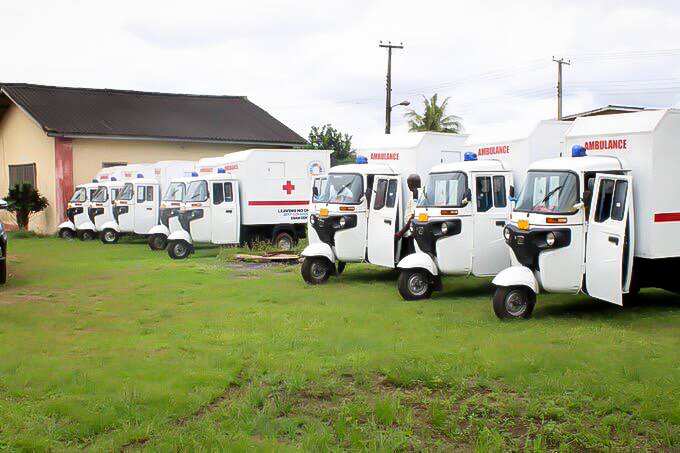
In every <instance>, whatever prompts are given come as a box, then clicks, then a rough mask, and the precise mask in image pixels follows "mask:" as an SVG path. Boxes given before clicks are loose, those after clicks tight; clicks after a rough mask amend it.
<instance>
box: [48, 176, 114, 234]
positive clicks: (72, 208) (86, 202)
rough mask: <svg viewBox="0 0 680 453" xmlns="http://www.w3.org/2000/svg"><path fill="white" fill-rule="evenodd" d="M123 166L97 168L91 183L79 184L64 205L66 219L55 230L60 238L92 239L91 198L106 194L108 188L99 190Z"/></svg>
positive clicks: (93, 229)
mask: <svg viewBox="0 0 680 453" xmlns="http://www.w3.org/2000/svg"><path fill="white" fill-rule="evenodd" d="M123 168H125V167H124V166H115V167H108V168H103V169H101V170H99V172H98V173H97V174H96V175H95V177H94V178H93V179H92V182H91V183H87V184H79V185H77V186H76V187H75V190H74V192H73V195H72V196H71V199H70V200H69V202H68V204H67V205H66V218H67V219H68V220H66V221H65V222H63V223H61V224H59V226H58V227H57V231H58V234H59V237H60V238H62V239H73V238H74V237H76V236H78V237H79V238H80V239H82V240H89V239H94V238H95V236H96V232H95V225H94V220H93V219H92V218H91V217H90V208H91V207H92V199H93V198H95V196H96V198H97V199H101V198H102V197H103V196H104V195H106V196H108V190H103V191H102V190H100V187H101V186H102V184H105V183H106V182H108V181H109V178H111V177H114V178H115V176H116V175H120V174H122V169H123Z"/></svg>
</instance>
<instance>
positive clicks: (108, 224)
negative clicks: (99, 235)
mask: <svg viewBox="0 0 680 453" xmlns="http://www.w3.org/2000/svg"><path fill="white" fill-rule="evenodd" d="M101 230H102V231H104V230H113V231H115V232H116V233H120V227H119V226H118V222H115V221H112V220H111V221H108V222H106V223H105V224H104V225H102V227H101Z"/></svg>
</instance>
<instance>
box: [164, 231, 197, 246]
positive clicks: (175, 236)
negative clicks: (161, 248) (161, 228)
mask: <svg viewBox="0 0 680 453" xmlns="http://www.w3.org/2000/svg"><path fill="white" fill-rule="evenodd" d="M168 241H186V242H188V243H189V244H193V243H194V242H193V241H192V240H191V235H190V234H189V233H188V232H186V231H184V230H181V231H175V232H173V233H172V234H170V236H168Z"/></svg>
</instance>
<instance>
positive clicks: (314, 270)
mask: <svg viewBox="0 0 680 453" xmlns="http://www.w3.org/2000/svg"><path fill="white" fill-rule="evenodd" d="M332 268H333V265H332V264H331V262H330V261H328V259H327V258H322V257H320V256H308V257H305V259H304V260H303V261H302V267H301V272H302V278H303V279H304V280H305V281H306V282H307V283H309V284H310V285H320V284H322V283H326V281H327V280H328V278H329V277H330V276H331V272H332Z"/></svg>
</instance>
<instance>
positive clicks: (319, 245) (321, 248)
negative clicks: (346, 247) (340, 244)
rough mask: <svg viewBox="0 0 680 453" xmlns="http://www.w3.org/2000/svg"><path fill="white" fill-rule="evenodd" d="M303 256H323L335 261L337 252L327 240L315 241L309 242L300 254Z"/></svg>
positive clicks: (332, 261)
mask: <svg viewBox="0 0 680 453" xmlns="http://www.w3.org/2000/svg"><path fill="white" fill-rule="evenodd" d="M300 255H302V256H323V257H324V258H327V259H328V261H330V262H331V263H335V261H336V258H335V253H333V249H332V248H331V246H330V245H328V244H326V243H325V242H315V243H314V244H309V245H308V246H307V247H305V249H304V250H303V251H302V253H301V254H300Z"/></svg>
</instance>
